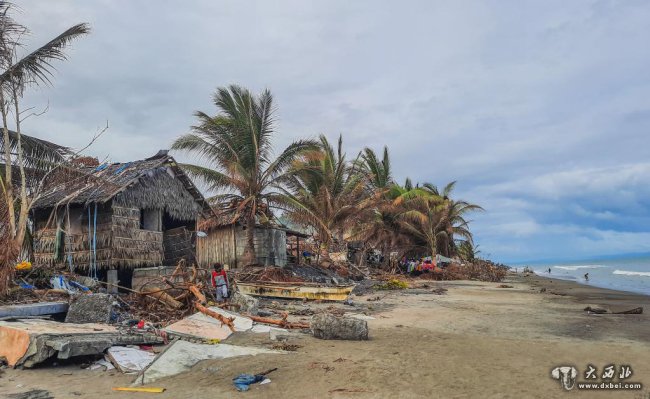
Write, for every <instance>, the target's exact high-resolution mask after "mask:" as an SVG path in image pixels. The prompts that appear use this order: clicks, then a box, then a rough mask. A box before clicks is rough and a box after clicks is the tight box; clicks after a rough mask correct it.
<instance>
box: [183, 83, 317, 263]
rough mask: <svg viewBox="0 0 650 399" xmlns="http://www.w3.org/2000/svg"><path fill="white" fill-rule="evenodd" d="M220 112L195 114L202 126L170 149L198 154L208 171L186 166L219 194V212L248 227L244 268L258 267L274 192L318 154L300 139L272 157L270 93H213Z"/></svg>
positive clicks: (216, 198) (231, 90)
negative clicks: (260, 233)
mask: <svg viewBox="0 0 650 399" xmlns="http://www.w3.org/2000/svg"><path fill="white" fill-rule="evenodd" d="M214 104H215V105H216V106H217V109H218V110H219V113H218V114H217V115H216V116H210V115H208V114H206V113H204V112H197V113H196V117H197V118H198V120H199V121H198V122H199V123H198V124H197V125H196V126H193V127H192V132H191V133H188V134H185V135H183V136H181V137H179V138H178V139H176V141H175V142H174V144H173V145H172V149H174V150H182V151H187V152H189V153H191V154H194V155H196V157H197V159H198V160H199V161H202V162H203V163H205V164H207V166H200V165H191V164H186V165H182V167H183V168H184V170H185V171H186V172H187V173H188V174H189V175H191V176H193V177H194V178H197V179H199V180H202V181H203V182H204V183H205V184H206V188H207V189H208V190H210V191H212V192H215V193H216V195H215V196H213V197H212V198H210V199H209V200H210V201H211V202H212V204H214V205H215V206H217V207H218V208H221V209H222V210H223V208H230V209H229V210H232V211H233V212H232V214H233V222H234V221H236V220H238V219H240V218H241V220H243V221H244V223H245V225H246V229H247V231H246V249H245V251H244V263H245V264H249V265H250V264H255V263H256V262H257V260H256V256H255V242H254V236H255V224H256V218H258V217H260V216H261V217H265V216H268V214H269V205H273V204H274V203H276V201H277V198H278V194H277V193H276V192H275V191H273V188H274V187H275V186H276V185H278V184H281V183H282V182H283V181H285V180H286V179H287V178H288V173H289V169H290V166H291V165H292V164H293V162H294V161H296V160H297V159H298V158H299V157H300V156H301V155H302V154H304V153H305V151H308V150H311V149H314V148H315V147H316V143H315V142H313V141H311V140H298V141H294V142H293V143H291V144H290V145H289V146H288V147H287V148H285V149H284V150H283V151H282V152H281V153H280V155H278V156H277V157H275V158H274V157H273V149H272V145H271V139H272V136H273V133H274V130H275V119H274V118H273V112H274V107H273V96H272V95H271V92H270V91H268V90H265V91H263V92H262V93H261V94H260V95H259V96H255V95H253V94H252V93H251V92H250V91H249V90H247V89H245V88H242V87H239V86H236V85H232V86H230V87H227V88H226V87H220V88H218V89H217V92H216V93H215V94H214Z"/></svg>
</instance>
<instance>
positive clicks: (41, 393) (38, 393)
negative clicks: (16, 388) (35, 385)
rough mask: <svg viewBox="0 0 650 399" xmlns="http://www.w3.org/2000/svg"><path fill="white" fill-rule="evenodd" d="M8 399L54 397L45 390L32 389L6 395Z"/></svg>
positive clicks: (50, 398)
mask: <svg viewBox="0 0 650 399" xmlns="http://www.w3.org/2000/svg"><path fill="white" fill-rule="evenodd" d="M5 398H7V399H54V396H53V395H52V394H51V393H50V392H49V391H46V390H44V389H32V390H31V391H27V392H21V393H12V394H8V395H5Z"/></svg>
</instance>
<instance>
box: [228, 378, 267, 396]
mask: <svg viewBox="0 0 650 399" xmlns="http://www.w3.org/2000/svg"><path fill="white" fill-rule="evenodd" d="M263 380H264V376H263V375H260V374H256V375H252V374H239V375H238V376H237V377H235V378H233V379H232V383H233V384H234V385H235V388H237V390H238V391H239V392H242V391H248V389H249V388H250V386H251V384H255V383H257V382H261V381H263Z"/></svg>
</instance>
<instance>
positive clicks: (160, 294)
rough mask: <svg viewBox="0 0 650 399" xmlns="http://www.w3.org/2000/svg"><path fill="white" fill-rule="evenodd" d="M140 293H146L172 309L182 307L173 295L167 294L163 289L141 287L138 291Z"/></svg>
mask: <svg viewBox="0 0 650 399" xmlns="http://www.w3.org/2000/svg"><path fill="white" fill-rule="evenodd" d="M140 293H141V294H144V295H147V296H151V297H154V298H156V299H158V300H159V301H160V302H162V303H164V304H165V305H167V306H169V307H171V308H173V309H180V308H182V307H183V304H182V303H181V302H178V301H177V300H176V299H174V297H173V296H171V295H169V294H168V293H166V292H165V291H163V290H154V289H151V288H143V289H142V291H140Z"/></svg>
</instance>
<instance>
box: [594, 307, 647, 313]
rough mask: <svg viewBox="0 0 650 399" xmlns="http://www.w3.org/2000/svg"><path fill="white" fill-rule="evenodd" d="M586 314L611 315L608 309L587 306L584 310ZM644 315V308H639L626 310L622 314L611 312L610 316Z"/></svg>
mask: <svg viewBox="0 0 650 399" xmlns="http://www.w3.org/2000/svg"><path fill="white" fill-rule="evenodd" d="M584 311H585V312H591V313H596V314H605V313H610V312H608V311H607V310H606V309H601V308H592V307H591V306H587V307H586V308H585V309H584ZM642 313H643V307H638V308H634V309H630V310H624V311H622V312H611V313H610V314H642Z"/></svg>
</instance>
